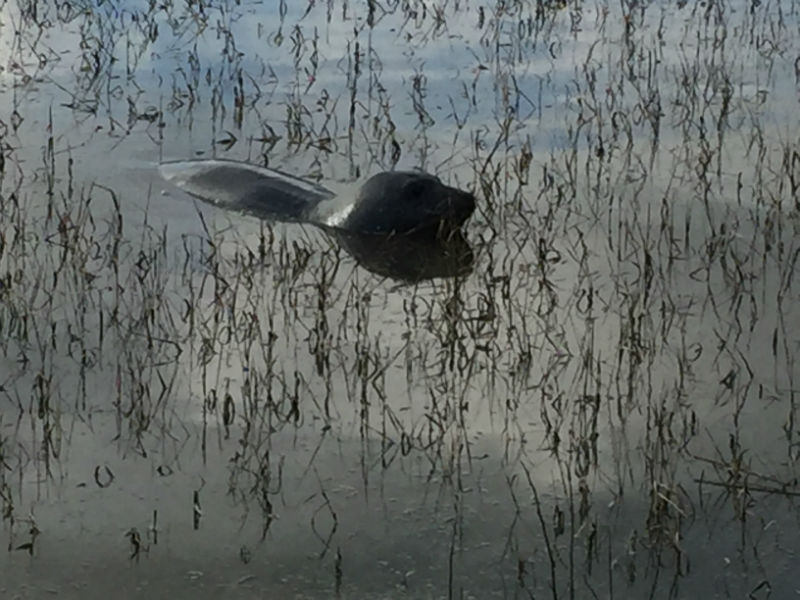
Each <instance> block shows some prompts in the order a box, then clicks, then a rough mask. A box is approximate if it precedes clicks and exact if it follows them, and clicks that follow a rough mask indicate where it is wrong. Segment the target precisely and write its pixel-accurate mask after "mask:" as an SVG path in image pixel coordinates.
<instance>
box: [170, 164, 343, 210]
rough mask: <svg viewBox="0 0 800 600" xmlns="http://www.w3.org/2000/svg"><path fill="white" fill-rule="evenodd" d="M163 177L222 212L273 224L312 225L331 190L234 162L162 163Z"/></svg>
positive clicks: (330, 194)
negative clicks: (318, 206) (298, 223)
mask: <svg viewBox="0 0 800 600" xmlns="http://www.w3.org/2000/svg"><path fill="white" fill-rule="evenodd" d="M159 170H160V171H161V175H162V176H163V177H164V179H166V180H167V181H169V182H170V183H172V184H173V185H176V186H177V187H179V188H180V189H182V190H183V191H185V192H187V193H189V194H191V195H192V196H196V197H197V198H200V199H201V200H205V201H207V202H210V203H211V204H214V205H215V206H218V207H220V208H224V209H228V210H234V211H236V212H240V213H244V214H248V215H253V216H255V217H258V218H260V219H267V220H272V221H292V222H306V221H309V220H312V221H313V217H312V216H311V215H312V211H313V210H314V208H315V207H316V206H317V204H319V203H320V202H321V201H323V200H329V199H331V198H333V197H334V195H335V194H334V193H333V192H331V191H330V190H328V189H326V188H324V187H322V186H320V185H317V184H315V183H311V182H309V181H305V180H303V179H299V178H297V177H292V176H291V175H287V174H286V173H281V172H280V171H275V170H273V169H267V168H265V167H257V166H255V165H251V164H247V163H242V162H235V161H231V160H185V161H176V162H166V163H161V165H160V166H159Z"/></svg>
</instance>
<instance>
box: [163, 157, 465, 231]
mask: <svg viewBox="0 0 800 600" xmlns="http://www.w3.org/2000/svg"><path fill="white" fill-rule="evenodd" d="M160 169H161V174H162V175H163V176H164V178H165V179H166V180H167V181H170V182H171V183H173V184H175V185H176V186H178V187H179V188H181V189H183V190H184V191H186V192H188V193H189V194H191V195H193V196H196V197H198V198H200V199H202V200H205V201H208V202H211V203H212V204H214V205H216V206H219V207H221V208H226V209H230V210H235V211H237V212H240V213H245V214H250V215H253V216H256V217H258V218H261V219H266V220H273V221H289V222H295V223H312V224H314V225H316V226H318V227H321V228H323V229H327V230H338V231H345V232H349V233H355V234H365V235H370V234H377V235H384V236H385V235H392V234H412V233H413V234H420V233H423V234H424V233H425V232H430V233H436V234H439V233H442V232H446V231H455V230H457V229H459V228H460V227H461V225H463V223H464V222H465V221H466V220H467V219H468V218H469V217H470V215H471V214H472V212H473V211H474V210H475V197H474V196H473V195H472V194H471V193H469V192H464V191H461V190H459V189H457V188H453V187H450V186H447V185H445V184H444V183H442V182H441V180H439V178H438V177H435V176H434V175H429V174H427V173H422V172H415V171H387V172H384V173H378V174H377V175H373V176H372V177H370V178H369V179H368V180H367V181H366V182H365V183H364V185H363V186H361V188H360V190H359V191H358V192H357V193H356V194H355V195H354V196H351V197H348V196H343V195H340V196H337V195H336V194H335V193H333V192H332V191H330V190H328V189H327V188H324V187H322V186H320V185H317V184H315V183H311V182H308V181H305V180H303V179H299V178H297V177H292V176H291V175H287V174H285V173H282V172H280V171H276V170H274V169H267V168H265V167H257V166H255V165H251V164H249V163H242V162H235V161H229V160H190V161H177V162H167V163H162V164H161V166H160Z"/></svg>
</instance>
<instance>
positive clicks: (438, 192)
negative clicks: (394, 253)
mask: <svg viewBox="0 0 800 600" xmlns="http://www.w3.org/2000/svg"><path fill="white" fill-rule="evenodd" d="M474 210H475V196H473V195H472V194H471V193H469V192H464V191H462V190H459V189H457V188H453V187H450V186H448V185H445V184H444V183H442V182H441V180H440V179H439V178H438V177H435V176H434V175H428V174H427V173H420V172H414V171H391V172H385V173H378V174H377V175H373V176H372V177H370V178H369V179H368V180H367V182H366V183H365V184H364V185H363V186H362V187H361V190H360V191H359V193H358V197H357V199H356V202H355V204H354V206H353V209H352V211H351V212H350V214H349V215H348V217H347V221H346V225H345V228H346V229H348V230H349V231H357V232H360V233H376V234H384V235H385V234H391V233H418V232H424V231H431V232H440V233H441V232H449V231H454V230H457V229H458V228H460V227H461V225H462V224H463V223H464V222H465V221H466V220H467V219H468V218H469V217H470V215H472V212H473V211H474Z"/></svg>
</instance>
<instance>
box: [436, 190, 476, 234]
mask: <svg viewBox="0 0 800 600" xmlns="http://www.w3.org/2000/svg"><path fill="white" fill-rule="evenodd" d="M475 205H476V200H475V196H474V194H472V193H471V192H466V191H463V190H459V189H458V188H452V187H448V188H447V193H446V194H445V202H444V206H442V212H443V214H444V215H445V217H446V220H447V221H449V222H450V223H451V224H452V225H453V226H455V227H460V226H461V225H463V224H464V222H465V221H466V220H467V219H469V218H470V217H471V216H472V213H473V212H475Z"/></svg>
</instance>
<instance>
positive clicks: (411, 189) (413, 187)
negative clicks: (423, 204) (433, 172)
mask: <svg viewBox="0 0 800 600" xmlns="http://www.w3.org/2000/svg"><path fill="white" fill-rule="evenodd" d="M430 187H431V181H430V180H429V179H424V178H422V177H420V178H419V179H412V180H411V181H409V182H408V183H407V184H405V185H404V186H403V188H404V190H405V193H406V198H411V199H414V200H418V199H419V198H421V197H422V196H423V195H424V194H425V193H426V192H427V191H428V190H429V189H430Z"/></svg>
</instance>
